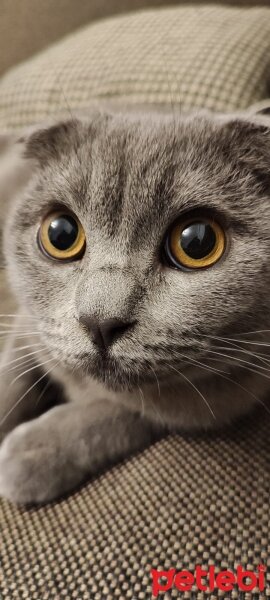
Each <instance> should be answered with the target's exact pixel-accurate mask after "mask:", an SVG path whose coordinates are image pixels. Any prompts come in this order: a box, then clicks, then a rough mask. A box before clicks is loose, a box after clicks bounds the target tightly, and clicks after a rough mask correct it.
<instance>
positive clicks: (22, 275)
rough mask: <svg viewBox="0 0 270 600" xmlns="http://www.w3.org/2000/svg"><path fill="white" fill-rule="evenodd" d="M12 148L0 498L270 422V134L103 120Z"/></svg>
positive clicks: (179, 118)
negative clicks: (256, 417)
mask: <svg viewBox="0 0 270 600" xmlns="http://www.w3.org/2000/svg"><path fill="white" fill-rule="evenodd" d="M14 138H16V139H13V141H12V143H11V145H10V148H13V150H12V161H11V164H12V169H13V174H14V177H15V181H16V182H17V180H16V174H17V173H18V172H19V173H23V172H24V169H25V170H26V173H27V175H26V176H21V175H20V177H19V183H18V185H17V188H16V185H15V188H16V189H17V191H16V193H15V190H14V189H13V188H14V186H13V188H12V193H9V194H6V196H5V198H3V191H2V197H1V202H2V204H3V203H4V201H5V211H4V212H7V213H8V214H7V217H6V218H5V224H4V228H3V229H4V232H3V252H4V256H5V262H6V270H7V276H8V279H9V282H10V285H11V288H12V291H13V295H14V298H15V299H16V302H17V309H16V311H15V313H14V318H13V317H12V315H11V314H6V315H4V314H2V315H1V319H0V322H1V323H2V324H1V326H0V332H1V333H0V337H1V338H4V340H5V341H4V347H3V351H2V358H1V367H0V370H1V375H0V423H1V436H2V444H1V447H0V495H2V496H3V497H5V498H7V499H9V500H11V501H14V502H17V503H19V504H20V503H21V504H27V503H34V504H36V503H44V502H48V501H51V500H54V499H55V498H58V497H60V496H61V495H62V494H64V493H67V492H70V491H72V490H73V489H74V488H75V487H76V486H78V485H79V484H81V483H82V482H84V480H85V479H87V478H88V477H89V476H91V475H94V474H97V473H99V472H100V471H101V470H102V469H103V468H105V467H107V466H108V465H109V464H112V463H114V462H115V461H118V460H120V459H122V458H124V457H126V456H129V455H131V454H132V453H134V452H136V451H138V450H140V449H141V448H144V447H145V446H147V445H148V444H149V443H151V442H153V440H155V439H157V438H159V436H160V435H165V434H167V433H168V432H172V431H173V432H177V431H180V432H181V431H186V430H187V431H196V430H208V429H212V428H219V427H222V426H224V425H226V424H228V423H230V422H231V421H233V420H234V419H236V418H237V417H239V416H241V415H244V414H245V413H248V412H250V411H251V410H252V409H253V408H255V407H256V406H257V405H258V404H259V403H261V404H264V405H265V408H266V409H267V393H268V391H269V387H270V386H269V358H268V354H267V351H268V346H269V344H268V343H267V339H268V331H269V330H270V305H269V290H270V267H269V256H270V176H269V164H270V125H269V121H268V120H267V118H266V117H263V116H252V115H250V114H247V113H246V114H245V113H243V114H240V113H239V114H232V115H230V114H227V115H219V114H211V113H210V112H207V111H202V112H198V113H191V114H186V115H182V114H181V113H177V112H176V111H174V112H173V111H171V110H169V109H167V110H163V111H159V110H157V109H155V108H153V107H152V108H151V109H150V110H148V111H146V110H144V108H143V107H142V109H141V110H139V109H136V108H132V107H130V108H129V109H125V110H124V109H121V107H119V108H115V107H114V108H108V107H102V106H100V107H99V108H96V107H95V108H93V109H89V112H88V114H86V113H85V114H83V115H81V114H78V115H76V114H75V115H73V116H72V117H70V118H67V119H63V120H61V119H60V120H56V121H55V122H54V123H52V124H49V125H44V126H42V127H38V126H37V127H36V128H33V129H31V131H30V132H26V133H25V134H20V135H19V136H17V137H16V136H15V135H14ZM15 157H16V158H15ZM0 189H2V190H3V187H2V186H1V178H0ZM10 196H12V198H10ZM7 205H8V210H7ZM5 312H6V311H5Z"/></svg>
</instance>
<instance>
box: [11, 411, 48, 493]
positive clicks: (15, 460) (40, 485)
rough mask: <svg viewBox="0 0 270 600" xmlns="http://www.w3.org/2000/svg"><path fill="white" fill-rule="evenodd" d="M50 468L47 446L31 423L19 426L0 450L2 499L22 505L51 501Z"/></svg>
mask: <svg viewBox="0 0 270 600" xmlns="http://www.w3.org/2000/svg"><path fill="white" fill-rule="evenodd" d="M51 465H52V456H51V455H50V452H49V451H48V444H47V446H46V445H45V444H44V443H42V440H41V439H40V438H39V437H38V431H36V432H35V431H34V430H33V425H32V423H31V422H30V423H25V424H23V425H19V426H18V427H17V428H16V429H14V430H13V431H12V432H11V433H10V434H9V435H8V436H7V437H6V438H5V439H4V441H3V443H2V445H1V447H0V496H3V497H4V498H7V499H8V500H11V501H13V502H17V503H19V504H27V503H40V502H45V501H47V500H49V499H50V497H51V494H52V490H51V485H50V470H51Z"/></svg>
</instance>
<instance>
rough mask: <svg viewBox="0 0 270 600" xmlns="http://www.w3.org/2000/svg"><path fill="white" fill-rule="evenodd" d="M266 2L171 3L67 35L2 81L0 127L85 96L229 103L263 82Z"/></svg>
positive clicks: (248, 99) (255, 96)
mask: <svg viewBox="0 0 270 600" xmlns="http://www.w3.org/2000/svg"><path fill="white" fill-rule="evenodd" d="M269 73H270V9H268V8H264V7H259V8H246V9H244V8H239V7H238V8H233V7H228V6H227V7H225V6H215V5H213V6H210V5H209V6H196V5H194V6H192V5H191V6H190V5H189V6H178V7H171V8H162V9H156V10H145V11H142V12H138V13H132V14H128V15H124V16H120V17H114V18H109V19H106V20H104V21H100V22H97V23H94V24H91V25H88V26H87V27H85V28H83V29H80V30H79V31H78V32H76V33H73V34H72V35H70V36H68V37H66V38H65V39H64V40H62V41H60V42H58V43H57V44H55V45H53V46H51V47H50V48H49V49H47V50H46V51H43V52H42V53H41V54H39V55H37V56H36V57H35V58H33V59H31V60H30V61H28V62H26V63H24V64H22V65H20V66H18V67H16V68H15V69H13V70H11V71H10V72H9V73H8V74H7V75H6V76H4V77H3V78H2V80H1V81H0V128H5V127H9V128H15V127H20V126H22V125H27V124H29V123H32V122H34V121H39V120H42V119H44V118H46V117H47V116H48V115H50V114H52V113H55V112H56V111H58V110H59V109H64V110H66V112H67V115H68V114H69V111H70V110H72V109H74V108H75V107H85V106H87V105H88V104H89V102H90V101H91V100H92V99H99V98H103V99H104V98H114V99H115V100H116V101H122V100H124V101H125V102H130V103H144V102H149V103H151V102H158V103H164V102H167V103H175V104H177V105H180V107H181V108H182V109H183V110H184V109H189V108H190V107H195V108H196V107H208V108H210V109H215V110H220V111H227V110H234V109H236V108H246V107H247V106H248V105H249V104H251V103H253V102H257V101H260V100H263V99H264V98H266V97H267V96H268V95H269V87H270V75H269Z"/></svg>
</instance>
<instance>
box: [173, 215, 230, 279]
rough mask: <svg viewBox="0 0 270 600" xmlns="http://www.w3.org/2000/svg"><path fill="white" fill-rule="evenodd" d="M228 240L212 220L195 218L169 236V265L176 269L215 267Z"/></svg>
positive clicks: (187, 220) (179, 224)
mask: <svg viewBox="0 0 270 600" xmlns="http://www.w3.org/2000/svg"><path fill="white" fill-rule="evenodd" d="M225 245H226V237H225V233H224V230H223V229H222V227H221V226H220V225H219V224H218V223H217V222H216V221H214V220H213V219H211V218H201V217H193V218H189V219H186V220H182V221H177V223H176V224H175V225H173V227H172V228H171V229H170V231H169V232H168V234H167V236H166V240H165V245H164V251H165V258H166V261H167V262H168V263H169V264H171V265H172V266H174V267H178V268H181V267H182V268H184V269H202V268H204V267H210V266H212V265H214V264H215V263H216V262H217V261H218V260H219V259H220V258H221V256H222V254H223V252H224V250H225Z"/></svg>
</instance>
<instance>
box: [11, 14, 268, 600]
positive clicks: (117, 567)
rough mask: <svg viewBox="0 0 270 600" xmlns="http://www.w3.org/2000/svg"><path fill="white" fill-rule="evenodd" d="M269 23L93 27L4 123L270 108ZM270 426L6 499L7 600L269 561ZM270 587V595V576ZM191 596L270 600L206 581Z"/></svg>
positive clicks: (111, 589)
mask: <svg viewBox="0 0 270 600" xmlns="http://www.w3.org/2000/svg"><path fill="white" fill-rule="evenodd" d="M269 15H270V12H269V10H268V9H267V8H252V9H239V8H228V7H227V8H225V7H222V6H220V7H218V6H211V7H210V6H205V7H192V6H190V5H189V6H187V7H179V8H171V9H166V10H164V9H163V10H156V11H146V12H144V13H137V14H134V15H129V16H122V17H119V18H113V19H109V20H106V21H104V22H100V23H96V24H94V25H91V26H88V27H87V28H84V29H83V30H81V31H79V32H78V33H76V34H73V35H72V36H70V37H68V38H66V39H65V40H63V41H62V42H60V43H58V44H57V45H55V46H53V47H51V48H50V49H48V50H47V51H46V52H43V53H42V54H41V55H39V56H37V57H36V58H34V59H32V60H31V61H29V62H28V63H25V64H24V65H21V66H19V67H17V68H16V69H14V70H13V71H11V72H10V73H9V74H7V75H6V76H5V77H4V78H3V79H2V80H1V82H0V127H2V128H11V129H16V128H18V127H21V126H24V125H28V124H29V123H32V122H34V121H39V120H43V119H44V118H46V117H47V116H48V115H50V114H52V113H54V112H56V111H58V110H59V109H60V108H63V107H66V110H67V115H68V114H69V111H70V110H71V111H72V110H73V109H74V108H75V107H76V106H80V107H83V106H86V105H87V104H88V103H89V102H90V101H91V100H92V99H99V98H114V100H115V101H122V100H123V99H124V100H125V101H126V102H130V103H135V102H136V103H138V102H139V103H142V102H149V103H150V102H153V101H157V102H159V103H163V102H169V103H180V106H181V107H182V108H183V109H187V108H190V107H201V106H206V107H208V108H212V109H217V110H234V109H236V108H245V107H247V106H248V105H250V104H252V103H255V102H261V101H264V99H265V98H266V97H267V95H268V91H269V72H270V71H269V61H270V58H269V46H270V36H269V33H270V19H269ZM1 277H2V276H1ZM0 285H1V282H0ZM4 290H5V292H6V287H5V288H4ZM3 298H5V302H6V305H5V307H4V308H1V302H3ZM6 311H7V298H6V294H5V296H4V294H3V289H2V291H1V290H0V312H1V313H2V312H6ZM232 401H233V399H232ZM269 425H270V416H269V413H268V412H267V410H266V409H265V408H264V407H263V406H262V407H260V410H257V411H256V412H255V413H254V414H253V415H251V416H250V417H248V418H246V419H243V420H242V422H239V421H238V422H237V423H236V424H235V425H234V426H233V427H231V428H228V429H226V430H224V431H222V432H221V431H220V432H217V433H212V434H197V435H196V436H194V435H178V436H169V437H167V438H165V439H163V440H161V441H159V442H157V443H156V444H154V445H153V446H152V447H150V448H148V449H146V450H145V451H143V452H141V453H139V454H138V455H137V456H135V457H133V458H130V459H128V460H126V461H124V462H122V464H119V465H118V466H115V467H114V468H112V469H110V470H109V471H108V472H106V473H103V474H102V475H100V476H99V477H96V478H95V479H94V480H92V481H91V482H89V483H88V484H87V485H85V486H83V487H82V488H81V489H80V490H77V491H76V492H74V493H73V494H71V495H70V496H68V497H67V498H63V499H60V500H59V501H57V502H54V503H52V504H50V505H48V506H44V507H39V508H18V507H16V506H14V505H12V504H10V503H9V502H7V501H5V500H2V501H0V523H1V542H0V544H1V550H0V556H1V561H0V597H1V598H3V599H4V598H5V599H7V600H11V599H13V598H14V599H18V600H21V599H25V600H41V599H42V600H54V599H55V600H56V599H57V600H60V599H62V598H67V599H68V600H71V599H77V600H150V598H151V597H152V596H151V590H152V579H151V569H152V568H154V569H160V570H168V569H170V568H175V569H176V570H177V571H178V570H182V569H188V570H190V571H194V569H195V566H196V565H201V566H202V567H203V568H207V567H208V565H215V568H216V571H217V572H218V571H219V570H226V569H229V570H231V571H234V572H235V571H236V568H237V566H238V565H242V567H243V568H246V569H249V570H254V571H255V570H256V569H257V567H258V565H259V564H260V563H261V564H263V565H267V564H269V556H270V534H269V520H270V504H269V491H270V468H269V465H270V447H269V444H270V438H269ZM266 583H267V586H268V588H267V589H268V591H269V589H270V588H269V586H270V573H267V576H266ZM268 591H267V592H266V593H267V594H268ZM182 596H183V598H189V599H191V600H195V599H199V600H204V599H206V598H211V600H217V599H218V598H220V597H223V598H227V599H228V598H232V599H233V598H234V599H237V598H241V599H242V600H244V598H245V599H246V600H247V598H249V600H250V599H251V598H253V599H254V600H265V598H266V597H268V595H267V596H266V595H265V593H264V592H261V593H260V592H259V590H258V589H257V591H256V590H255V591H254V592H252V594H249V593H248V594H245V593H244V592H241V593H239V590H238V589H237V588H235V589H234V591H232V592H230V593H229V595H228V594H226V593H224V592H223V593H222V592H221V591H220V590H218V589H217V588H215V589H214V591H212V593H211V596H210V595H209V594H208V593H207V592H206V593H204V592H201V593H199V592H198V589H197V588H196V586H193V588H192V590H191V591H189V592H185V594H181V597H182ZM159 597H162V598H163V597H164V600H169V598H179V597H180V593H179V591H177V589H176V588H174V589H173V590H172V591H171V592H168V594H166V595H163V594H161V595H160V596H159Z"/></svg>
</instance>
